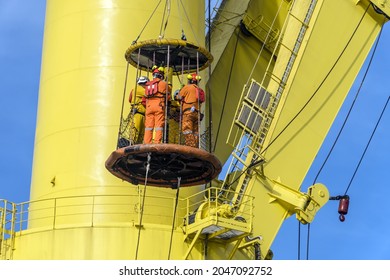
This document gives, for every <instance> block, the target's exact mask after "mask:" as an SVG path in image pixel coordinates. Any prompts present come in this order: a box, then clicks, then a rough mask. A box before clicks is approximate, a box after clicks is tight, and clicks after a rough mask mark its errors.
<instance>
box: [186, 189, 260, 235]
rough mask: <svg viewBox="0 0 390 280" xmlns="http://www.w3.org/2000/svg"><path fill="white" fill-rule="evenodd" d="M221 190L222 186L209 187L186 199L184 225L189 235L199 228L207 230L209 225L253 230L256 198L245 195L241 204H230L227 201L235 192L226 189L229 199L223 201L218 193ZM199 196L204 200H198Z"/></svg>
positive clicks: (243, 230) (244, 231) (247, 230)
mask: <svg viewBox="0 0 390 280" xmlns="http://www.w3.org/2000/svg"><path fill="white" fill-rule="evenodd" d="M220 191H221V189H220V188H207V189H205V190H203V191H202V192H200V193H197V194H194V195H193V196H189V197H187V198H186V199H185V203H186V215H185V219H184V221H185V223H184V225H183V226H184V231H185V232H186V234H187V235H188V234H190V233H192V232H195V231H197V230H202V229H203V230H205V229H206V227H207V226H209V227H211V226H217V227H220V228H224V229H231V230H240V231H242V232H243V233H249V232H251V230H252V223H253V216H254V214H253V208H254V203H253V200H254V198H253V197H252V196H248V195H243V196H242V199H241V201H240V204H238V205H230V204H228V203H227V202H228V201H229V200H231V198H232V197H233V196H234V195H235V192H234V191H229V190H226V191H225V197H226V198H227V200H224V201H222V200H220V199H219V195H218V193H219V192H220ZM197 196H202V197H203V200H199V199H198V200H196V199H195V197H197ZM229 198H230V199H229ZM225 232H226V231H225Z"/></svg>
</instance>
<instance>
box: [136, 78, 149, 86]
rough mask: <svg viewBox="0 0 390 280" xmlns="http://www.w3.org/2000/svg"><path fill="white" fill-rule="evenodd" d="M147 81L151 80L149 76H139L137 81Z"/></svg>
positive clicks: (143, 82) (139, 82)
mask: <svg viewBox="0 0 390 280" xmlns="http://www.w3.org/2000/svg"><path fill="white" fill-rule="evenodd" d="M147 82H149V78H148V77H146V76H141V77H139V78H138V80H137V83H138V84H139V85H141V84H145V83H147Z"/></svg>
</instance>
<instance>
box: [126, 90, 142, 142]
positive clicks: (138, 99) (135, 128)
mask: <svg viewBox="0 0 390 280" xmlns="http://www.w3.org/2000/svg"><path fill="white" fill-rule="evenodd" d="M144 95H145V87H143V86H142V85H137V87H136V91H135V96H134V90H131V93H130V95H129V102H130V104H131V110H132V112H131V113H132V114H133V123H132V125H131V126H130V133H129V138H130V142H134V143H136V144H140V143H142V138H143V136H144V131H145V124H144V123H145V104H143V102H142V99H143V97H144ZM131 140H133V141H131Z"/></svg>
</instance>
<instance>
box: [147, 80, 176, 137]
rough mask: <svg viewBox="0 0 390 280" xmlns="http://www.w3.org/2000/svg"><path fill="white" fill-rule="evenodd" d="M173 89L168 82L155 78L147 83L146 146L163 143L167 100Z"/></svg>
mask: <svg viewBox="0 0 390 280" xmlns="http://www.w3.org/2000/svg"><path fill="white" fill-rule="evenodd" d="M171 89H172V87H171V86H170V85H168V84H167V82H165V81H164V80H161V79H159V78H154V79H153V80H152V81H150V82H148V83H146V88H145V97H146V112H145V134H144V143H145V144H151V143H154V144H158V143H161V142H162V138H163V132H164V126H165V106H166V98H168V97H169V94H170V92H171ZM153 131H154V139H153ZM152 139H153V141H152Z"/></svg>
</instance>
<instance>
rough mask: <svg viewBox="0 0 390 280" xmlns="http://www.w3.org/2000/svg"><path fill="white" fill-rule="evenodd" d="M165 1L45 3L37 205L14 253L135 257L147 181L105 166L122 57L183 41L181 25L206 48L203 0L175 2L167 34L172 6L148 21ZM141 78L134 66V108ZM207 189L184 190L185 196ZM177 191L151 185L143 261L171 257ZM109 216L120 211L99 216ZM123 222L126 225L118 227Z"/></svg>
mask: <svg viewBox="0 0 390 280" xmlns="http://www.w3.org/2000/svg"><path fill="white" fill-rule="evenodd" d="M157 3H158V2H157V1H153V0H147V1H135V0H134V1H128V0H104V1H103V0H102V1H95V0H85V1H78V0H66V1H65V0H61V1H51V0H48V1H47V10H46V19H45V34H44V47H43V60H42V71H41V82H40V94H39V108H38V116H37V128H36V137H35V149H34V162H33V175H32V185H31V201H35V202H34V203H31V204H30V212H29V222H28V224H29V225H28V231H27V232H23V233H22V234H20V235H18V237H17V239H18V240H17V248H19V249H18V250H16V254H15V256H14V258H15V259H26V258H27V259H28V258H34V259H46V258H48V259H53V258H54V259H66V258H72V259H97V258H112V259H115V258H116V259H121V258H134V252H135V246H134V243H135V241H136V240H137V236H138V229H137V228H136V227H135V224H137V223H139V222H138V221H139V219H140V216H139V214H137V213H139V212H140V205H141V203H142V201H141V198H142V195H143V193H144V192H143V186H139V187H137V186H132V185H130V184H128V183H125V182H122V181H121V180H119V179H118V178H116V177H114V176H112V174H110V173H109V172H108V171H107V170H106V169H105V166H104V162H105V160H106V159H107V157H108V156H109V155H110V153H111V152H112V151H113V150H114V149H115V148H116V141H117V135H118V128H119V123H120V114H121V106H122V98H123V94H124V88H125V83H126V63H127V62H126V60H125V58H124V54H125V51H126V49H127V48H128V47H129V46H130V45H131V43H132V42H133V41H134V40H136V39H138V40H140V41H141V40H149V39H157V38H158V37H159V35H163V36H164V37H165V38H180V37H181V35H182V29H183V30H184V31H185V35H186V36H187V38H188V40H191V41H193V42H196V43H198V44H199V45H201V46H204V23H205V20H204V10H205V9H204V2H203V1H196V2H193V1H192V2H191V3H190V2H189V1H180V3H179V2H176V1H172V3H171V4H170V6H169V13H170V17H169V21H168V24H167V28H166V30H164V28H161V24H162V17H163V15H164V7H165V3H161V4H160V6H159V8H157V10H156V12H155V14H154V15H153V18H152V19H151V20H150V22H149V23H148V25H147V26H146V27H145V25H146V23H147V21H148V19H149V18H150V16H151V15H152V12H153V10H154V9H155V8H156V5H157ZM166 14H167V13H165V15H166ZM187 17H188V18H190V19H191V22H188V20H187ZM163 24H165V22H163ZM144 27H145V29H144V30H143V28H144ZM141 31H143V32H142V34H141ZM139 35H140V37H139V38H137V37H138V36H139ZM135 75H136V73H135V68H133V67H130V68H129V74H128V78H127V80H128V81H127V88H126V93H125V94H126V96H125V98H124V99H125V102H126V103H125V106H124V110H129V108H130V105H129V104H128V103H127V98H128V94H129V92H130V90H131V88H132V87H134V82H135V77H136V76H135ZM176 87H179V84H176ZM125 113H126V114H127V112H125ZM199 189H200V188H199V187H193V188H186V189H182V190H180V197H186V196H188V195H190V194H192V193H194V192H197V191H198V190H199ZM101 196H104V198H101ZM175 196H176V191H175V190H171V189H169V188H156V187H148V188H147V189H146V198H145V209H144V211H145V215H144V217H143V223H145V224H146V226H145V229H143V230H142V231H141V234H142V238H141V239H140V245H139V248H140V250H139V251H140V252H142V253H140V255H139V256H138V258H142V259H159V258H162V259H166V258H167V248H165V247H167V246H168V244H169V238H168V237H167V236H169V233H170V229H171V225H172V221H173V206H174V198H175ZM129 197H130V198H129ZM99 200H100V203H99ZM183 209H184V208H183V207H182V208H179V210H178V215H180V213H181V214H182V213H183V212H184V211H185V210H183ZM107 212H108V213H111V212H112V214H111V215H109V214H107V215H103V214H101V213H107ZM83 213H84V214H83ZM118 213H123V215H120V214H119V215H117V214H118ZM181 216H183V215H181ZM91 221H93V222H94V224H91ZM180 222H181V221H180ZM53 223H54V224H53ZM118 224H121V225H122V226H119V227H118V228H115V229H112V228H111V227H116V226H117V225H118ZM177 224H179V221H177ZM103 225H104V228H99V226H102V227H103ZM84 226H93V227H90V228H89V229H82V227H84ZM128 227H130V229H129V228H128ZM60 228H66V229H68V228H71V229H69V230H65V229H64V230H60V231H58V229H60ZM98 228H99V229H98ZM146 228H152V230H150V231H149V230H146ZM47 229H49V231H48V232H47V231H46V230H47ZM29 231H30V232H34V233H31V234H27V233H28V232H29ZM113 232H115V234H114V233H113ZM180 232H181V231H180ZM176 239H177V238H176ZM162 240H163V241H162ZM126 244H127V245H126ZM177 244H178V246H179V248H177V247H174V248H173V249H172V250H173V252H172V255H171V258H176V259H177V258H180V257H181V254H179V252H180V251H181V249H180V248H181V247H183V246H185V245H184V244H183V243H182V240H180V242H179V243H177ZM22 248H23V249H22ZM126 248H127V249H126ZM156 248H159V249H157V250H156ZM194 254H195V253H194ZM195 255H196V254H195ZM196 258H199V256H196Z"/></svg>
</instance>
